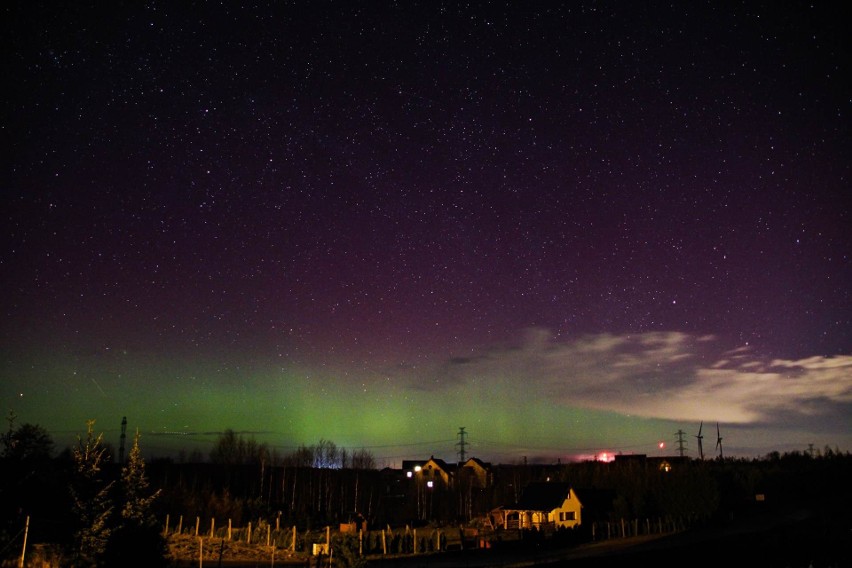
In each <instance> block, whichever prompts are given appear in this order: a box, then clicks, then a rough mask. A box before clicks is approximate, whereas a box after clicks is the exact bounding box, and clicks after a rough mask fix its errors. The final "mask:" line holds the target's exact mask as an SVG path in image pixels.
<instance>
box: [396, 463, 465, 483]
mask: <svg viewBox="0 0 852 568" xmlns="http://www.w3.org/2000/svg"><path fill="white" fill-rule="evenodd" d="M402 469H403V471H404V472H405V475H406V477H408V478H410V479H416V480H417V481H418V482H422V483H424V484H425V485H426V486H427V487H433V486H434V485H435V484H436V483H441V484H442V485H443V486H444V487H449V485H450V481H451V479H452V478H453V477H454V475H455V472H456V466H455V465H450V464H448V463H447V462H445V461H444V460H442V459H438V458H436V457H435V456H432V457H430V458H429V459H428V460H426V461H425V462H420V461H408V460H406V461H403V462H402Z"/></svg>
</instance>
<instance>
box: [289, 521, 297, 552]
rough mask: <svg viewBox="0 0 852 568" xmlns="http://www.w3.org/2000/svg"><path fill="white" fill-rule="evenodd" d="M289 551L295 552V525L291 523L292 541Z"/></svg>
mask: <svg viewBox="0 0 852 568" xmlns="http://www.w3.org/2000/svg"><path fill="white" fill-rule="evenodd" d="M290 552H296V525H293V541H292V542H291V543H290Z"/></svg>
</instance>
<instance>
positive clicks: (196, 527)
mask: <svg viewBox="0 0 852 568" xmlns="http://www.w3.org/2000/svg"><path fill="white" fill-rule="evenodd" d="M199 524H201V517H195V536H198V525H199Z"/></svg>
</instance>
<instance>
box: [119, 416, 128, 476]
mask: <svg viewBox="0 0 852 568" xmlns="http://www.w3.org/2000/svg"><path fill="white" fill-rule="evenodd" d="M126 439H127V416H125V417H124V418H122V419H121V443H120V444H119V446H118V463H119V465H124V441H125V440H126Z"/></svg>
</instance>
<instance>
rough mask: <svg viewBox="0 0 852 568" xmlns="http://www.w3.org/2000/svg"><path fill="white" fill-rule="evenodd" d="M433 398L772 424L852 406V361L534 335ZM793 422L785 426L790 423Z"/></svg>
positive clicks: (451, 371) (659, 341)
mask: <svg viewBox="0 0 852 568" xmlns="http://www.w3.org/2000/svg"><path fill="white" fill-rule="evenodd" d="M432 372H433V373H436V374H437V375H440V376H441V377H442V378H441V380H433V381H430V382H429V383H428V386H425V387H424V386H422V385H423V383H420V385H421V386H420V388H426V389H428V390H441V389H447V390H450V389H457V388H464V386H465V385H469V384H471V383H472V382H474V381H476V382H477V383H479V384H481V383H482V382H483V381H487V382H489V383H490V384H491V385H492V386H493V388H494V389H503V390H504V389H505V387H506V386H507V385H514V386H517V384H518V382H521V383H522V384H523V387H524V390H525V393H527V394H528V395H530V396H531V397H544V398H546V399H547V400H550V401H552V402H553V403H555V404H561V405H565V406H571V407H582V408H591V409H597V410H605V411H612V412H618V413H621V414H625V415H631V416H639V417H645V418H659V419H667V420H690V421H698V420H705V421H719V422H725V423H738V424H744V425H747V424H757V423H763V424H769V423H773V422H777V421H778V420H782V419H783V420H789V419H790V417H791V416H799V417H802V418H805V417H810V418H811V419H813V418H814V417H817V416H819V415H821V414H831V413H834V412H838V411H839V410H840V409H843V408H846V407H848V405H849V404H850V403H852V355H843V356H836V357H831V358H826V357H809V358H805V359H799V360H786V359H773V360H764V359H761V358H760V357H759V356H758V355H757V354H756V353H755V352H754V351H753V350H752V349H751V348H743V347H739V348H736V349H726V348H725V347H723V346H721V345H720V342H719V341H718V340H717V339H716V338H715V337H713V336H707V335H703V336H698V335H691V334H686V333H681V332H654V333H643V334H631V335H614V334H599V335H588V336H583V337H578V338H575V339H572V340H569V341H559V340H556V339H555V338H553V337H552V335H551V334H550V333H549V332H547V331H546V330H543V329H531V330H527V331H526V332H525V333H524V335H523V337H522V339H521V341H520V342H519V344H517V345H514V346H509V347H501V348H494V349H491V350H489V351H487V352H484V353H481V354H475V355H473V356H470V357H466V358H464V359H461V358H456V359H453V360H450V361H448V362H447V363H446V364H444V365H443V366H442V368H441V369H440V370H436V369H432ZM782 417H783V418H782Z"/></svg>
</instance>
